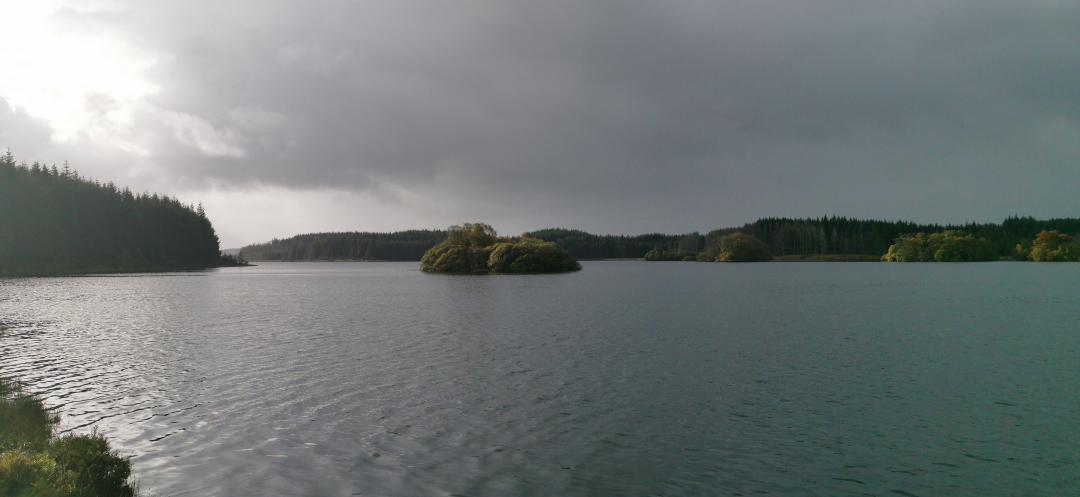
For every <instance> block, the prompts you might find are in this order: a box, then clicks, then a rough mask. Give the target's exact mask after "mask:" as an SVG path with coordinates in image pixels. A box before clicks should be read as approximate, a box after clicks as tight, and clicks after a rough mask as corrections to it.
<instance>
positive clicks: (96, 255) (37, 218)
mask: <svg viewBox="0 0 1080 497" xmlns="http://www.w3.org/2000/svg"><path fill="white" fill-rule="evenodd" d="M235 263H236V260H235V259H229V258H223V257H222V255H221V253H220V251H219V247H218V237H217V235H216V234H215V233H214V228H213V226H211V224H210V220H208V219H207V218H206V214H205V213H204V212H203V210H202V208H201V207H199V208H194V207H190V206H186V205H184V204H182V203H180V202H179V201H178V200H176V199H174V198H171V197H168V196H162V195H158V194H145V193H143V194H137V193H132V192H131V190H129V189H127V188H123V189H121V188H118V187H117V186H116V185H113V184H112V183H106V184H100V183H97V182H95V181H90V180H88V179H84V178H81V177H80V176H79V175H78V173H76V172H75V171H73V170H71V169H70V168H68V167H67V166H64V167H63V168H62V169H58V168H57V167H56V166H55V165H54V166H51V167H48V166H45V165H43V164H40V163H36V162H35V163H33V164H30V165H27V164H26V163H22V164H16V163H15V158H14V157H13V156H12V155H11V153H10V152H8V153H6V154H4V155H2V156H0V276H20V275H51V274H66V273H87V272H115V271H153V270H167V269H195V268H206V267H213V266H222V265H230V264H235Z"/></svg>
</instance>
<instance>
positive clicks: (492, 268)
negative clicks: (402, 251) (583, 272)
mask: <svg viewBox="0 0 1080 497" xmlns="http://www.w3.org/2000/svg"><path fill="white" fill-rule="evenodd" d="M579 269H581V265H580V264H578V262H577V261H576V260H574V258H573V257H570V254H568V253H567V252H566V250H564V249H563V248H562V247H560V246H558V245H557V244H555V243H552V242H548V241H544V240H540V239H537V238H532V237H530V236H528V235H524V236H521V237H516V238H507V237H499V236H498V234H497V233H496V232H495V230H494V229H493V228H492V227H491V226H489V225H487V224H483V223H468V224H465V225H462V226H451V227H450V229H449V230H447V236H446V239H445V240H443V241H442V242H440V243H438V244H437V245H435V246H434V247H432V248H431V249H430V250H428V251H427V252H426V253H425V254H424V256H423V257H422V258H421V259H420V270H421V271H425V272H430V273H459V274H470V273H559V272H566V271H577V270H579Z"/></svg>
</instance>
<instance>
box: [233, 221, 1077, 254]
mask: <svg viewBox="0 0 1080 497" xmlns="http://www.w3.org/2000/svg"><path fill="white" fill-rule="evenodd" d="M447 233H448V232H447V231H444V230H407V231H398V232H390V233H378V232H327V233H309V234H302V235H296V236H293V237H290V238H285V239H274V240H272V241H270V242H266V243H259V244H253V245H248V246H245V247H244V248H242V249H241V250H240V253H241V254H242V256H243V257H244V258H245V259H247V260H251V261H350V260H354V261H359V260H370V261H419V260H420V259H421V258H422V257H423V255H424V253H425V252H427V251H428V250H429V249H430V248H432V247H434V246H435V245H437V244H439V243H440V242H442V241H443V240H445V239H446V238H447ZM1076 233H1080V218H1060V219H1048V220H1037V219H1035V218H1033V217H1021V216H1013V217H1009V218H1007V219H1005V220H1004V221H1003V222H1002V223H997V224H995V223H968V224H962V225H941V224H917V223H912V222H907V221H882V220H863V219H853V218H847V217H839V216H831V217H819V218H802V219H798V218H763V219H759V220H757V221H754V222H752V223H747V224H744V225H743V226H739V227H732V228H723V229H717V230H713V231H710V232H708V233H705V234H701V233H698V232H693V233H687V234H663V233H648V234H643V235H597V234H593V233H588V232H585V231H581V230H575V229H563V228H552V229H543V230H538V231H532V232H527V233H524V234H523V236H526V237H530V238H535V239H539V240H544V241H550V242H555V243H556V244H558V245H559V246H561V247H563V248H564V249H566V251H567V252H568V253H569V254H570V255H571V256H572V257H574V258H575V259H579V260H602V259H646V260H672V261H684V260H685V261H691V260H694V261H710V262H711V261H723V260H730V261H739V260H770V259H773V258H774V257H775V258H776V259H779V260H820V261H878V260H889V261H898V262H910V261H921V262H928V261H953V262H959V261H987V260H1002V259H1008V260H1078V259H1080V236H1076V235H1070V234H1076ZM737 234H738V235H744V238H741V239H740V238H739V237H733V236H732V235H737ZM747 238H748V239H747ZM725 241H727V242H738V243H740V244H741V245H739V246H740V247H745V251H743V252H739V253H740V254H743V253H745V254H749V255H746V256H731V255H730V254H732V253H733V252H731V251H730V250H725ZM758 241H759V242H760V243H761V246H757V245H756V244H755V243H754V242H758ZM733 246H734V245H733ZM762 248H763V249H764V252H765V254H763V253H762V250H761V249H762ZM890 249H892V250H891V251H890ZM725 254H728V255H725Z"/></svg>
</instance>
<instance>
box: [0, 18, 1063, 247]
mask: <svg viewBox="0 0 1080 497" xmlns="http://www.w3.org/2000/svg"><path fill="white" fill-rule="evenodd" d="M0 12H3V24H4V28H3V29H4V35H3V37H0V61H2V62H0V147H6V148H10V149H11V150H12V152H13V153H15V155H16V157H17V158H18V159H22V160H27V161H34V160H40V161H46V162H55V163H62V162H64V161H65V160H66V161H69V162H70V163H71V164H72V166H74V167H76V168H78V169H79V170H80V171H81V172H82V173H84V175H87V176H91V177H94V178H98V179H101V180H109V181H114V182H116V183H118V184H125V185H130V186H132V187H133V188H135V189H137V190H151V191H159V192H164V193H169V194H173V195H175V196H177V197H179V198H180V199H181V200H183V201H185V202H200V201H201V202H202V203H203V204H205V206H206V209H207V211H208V213H209V215H210V217H211V219H212V220H213V221H214V224H215V226H216V227H217V229H218V233H219V235H220V236H221V238H222V242H223V245H224V246H227V247H234V246H240V245H243V244H246V243H251V242H257V241H263V240H266V239H269V238H272V237H284V236H289V235H292V234H295V233H299V232H312V231H323V230H397V229H406V228H434V227H445V226H446V225H449V224H455V223H459V222H463V221H472V220H480V221H487V222H489V223H491V224H493V225H495V227H496V228H498V229H499V230H500V231H501V232H505V233H517V232H520V231H523V230H527V229H537V228H542V227H554V226H562V227H575V228H582V229H586V230H591V231H597V232H609V233H640V232H651V231H665V232H687V231H691V230H702V231H704V230H708V229H712V228H717V227H723V226H731V225H738V224H742V223H744V222H747V221H752V220H753V219H755V218H758V217H762V216H778V215H783V216H819V215H825V214H838V215H848V216H859V217H880V218H889V219H910V220H915V221H936V222H963V221H970V220H977V221H999V220H1001V219H1002V218H1004V217H1005V216H1007V215H1009V214H1014V213H1022V214H1031V215H1035V216H1037V217H1053V216H1078V215H1080V194H1078V192H1080V127H1078V122H1080V121H1078V119H1080V2H1075V1H1068V0H1061V1H1054V0H1027V1H1023V2H1021V1H994V0H972V1H950V0H929V1H922V0H907V1H903V2H897V1H880V2H879V1H872V0H847V1H839V0H838V1H823V0H813V1H811V0H806V1H791V0H784V1H769V0H753V1H750V0H728V1H725V0H664V1H652V2H645V1H631V0H611V1H605V0H589V1H581V0H542V1H536V0H522V1H516V0H490V1H471V0H454V1H446V0H379V1H374V0H372V1H364V0H354V1H344V0H342V1H281V0H229V1H222V0H214V1H205V0H155V1H153V2H147V1H139V0H109V1H95V0H77V1H46V0H0Z"/></svg>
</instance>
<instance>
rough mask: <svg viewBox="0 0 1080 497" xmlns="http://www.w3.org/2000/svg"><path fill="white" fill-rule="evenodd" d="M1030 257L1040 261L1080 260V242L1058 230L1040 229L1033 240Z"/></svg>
mask: <svg viewBox="0 0 1080 497" xmlns="http://www.w3.org/2000/svg"><path fill="white" fill-rule="evenodd" d="M1028 257H1029V258H1031V260H1033V261H1039V262H1065V261H1076V260H1080V244H1078V243H1077V242H1075V241H1073V240H1072V237H1070V236H1069V235H1066V234H1065V233H1061V232H1058V231H1040V232H1039V234H1038V235H1035V240H1034V241H1032V242H1031V251H1030V252H1029V254H1028Z"/></svg>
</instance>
